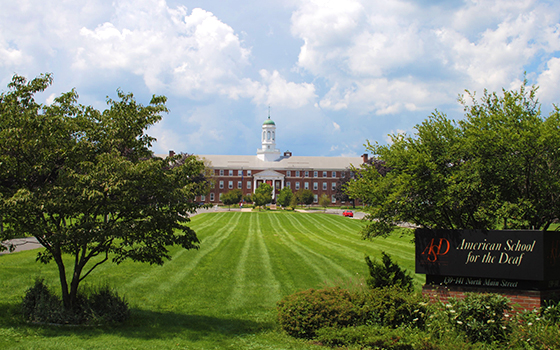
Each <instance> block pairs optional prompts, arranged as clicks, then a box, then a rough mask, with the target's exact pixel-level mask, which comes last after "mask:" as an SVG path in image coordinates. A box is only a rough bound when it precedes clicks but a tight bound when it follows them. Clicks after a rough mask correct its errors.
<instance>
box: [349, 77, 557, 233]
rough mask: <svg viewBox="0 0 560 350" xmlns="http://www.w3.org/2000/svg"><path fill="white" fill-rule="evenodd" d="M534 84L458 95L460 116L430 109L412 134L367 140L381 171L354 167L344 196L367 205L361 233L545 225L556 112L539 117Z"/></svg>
mask: <svg viewBox="0 0 560 350" xmlns="http://www.w3.org/2000/svg"><path fill="white" fill-rule="evenodd" d="M536 91H537V89H536V87H531V88H529V89H528V88H527V86H526V82H525V84H523V85H522V86H521V88H520V89H519V91H507V90H503V93H502V96H498V94H496V93H492V94H489V93H488V92H486V91H485V93H484V95H483V97H482V98H481V101H480V102H478V101H477V100H476V99H475V95H474V94H471V93H468V92H467V93H468V96H470V98H471V100H472V102H471V103H470V104H469V103H467V102H466V100H465V98H463V97H461V98H460V102H461V103H462V104H463V106H464V110H465V118H464V119H463V120H461V121H460V122H454V121H453V120H449V119H448V118H447V117H446V116H445V115H444V114H442V113H440V112H438V111H435V112H434V113H433V114H432V115H431V116H430V117H429V118H428V119H427V120H425V121H424V122H423V123H422V124H419V125H417V126H416V127H415V129H416V133H415V135H414V136H407V135H393V136H392V137H391V138H392V143H391V144H389V145H379V144H371V143H369V142H368V143H367V148H368V149H369V150H370V151H372V152H373V154H374V155H376V156H377V158H378V159H382V160H383V161H385V162H386V168H387V169H389V170H388V172H385V173H383V172H380V171H379V169H377V168H376V167H374V166H370V165H362V166H361V167H360V168H359V169H355V170H356V171H357V172H358V176H356V181H353V182H351V183H349V184H348V185H347V193H348V194H349V195H350V196H351V197H353V198H360V199H361V200H362V201H363V202H364V203H365V204H367V205H368V206H367V207H366V209H367V210H368V215H367V216H366V218H367V219H369V220H370V223H369V224H368V225H367V226H366V228H365V230H364V232H363V233H364V236H365V237H372V236H376V235H386V234H389V233H390V232H391V230H392V228H393V227H394V226H395V225H396V224H398V223H400V222H409V223H412V224H415V225H417V226H421V227H426V228H434V229H495V228H525V229H542V230H546V229H548V227H549V226H550V224H551V223H552V222H553V221H554V220H555V219H556V218H558V217H559V214H560V177H559V176H558V175H560V157H559V155H560V136H559V132H558V131H559V130H560V111H559V109H558V108H555V109H554V110H553V111H552V112H551V113H550V115H549V116H548V118H543V117H542V116H541V112H540V105H539V103H538V101H537V99H536Z"/></svg>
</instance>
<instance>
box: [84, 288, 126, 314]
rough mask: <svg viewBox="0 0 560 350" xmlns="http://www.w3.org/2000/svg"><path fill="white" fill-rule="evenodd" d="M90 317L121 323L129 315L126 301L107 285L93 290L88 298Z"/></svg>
mask: <svg viewBox="0 0 560 350" xmlns="http://www.w3.org/2000/svg"><path fill="white" fill-rule="evenodd" d="M88 306H89V314H90V315H91V317H90V319H92V320H98V321H101V322H102V323H122V322H124V321H126V320H127V319H128V317H129V316H130V310H129V308H128V302H127V301H126V300H125V299H124V298H123V297H120V296H119V294H118V293H117V292H116V291H113V290H112V289H111V288H109V286H104V287H101V288H99V289H97V290H95V291H94V292H93V293H92V294H91V295H90V296H89V300H88Z"/></svg>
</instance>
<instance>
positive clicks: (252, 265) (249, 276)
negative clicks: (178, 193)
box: [228, 213, 280, 308]
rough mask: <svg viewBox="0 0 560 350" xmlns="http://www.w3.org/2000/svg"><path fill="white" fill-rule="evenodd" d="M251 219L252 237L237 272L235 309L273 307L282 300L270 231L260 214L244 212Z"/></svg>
mask: <svg viewBox="0 0 560 350" xmlns="http://www.w3.org/2000/svg"><path fill="white" fill-rule="evenodd" d="M244 216H247V217H249V224H248V229H247V231H248V234H247V236H246V238H245V243H244V245H243V248H242V252H241V255H240V257H239V260H238V263H237V267H236V270H235V274H234V275H235V278H234V281H235V282H234V283H235V287H234V289H233V292H232V295H231V297H230V302H229V303H228V304H229V306H230V307H231V308H242V307H245V306H249V305H251V306H252V307H270V306H271V305H274V303H275V302H276V301H278V299H280V293H279V291H280V286H279V283H278V281H277V280H276V278H275V277H274V273H273V271H272V266H271V262H270V256H269V253H268V249H267V246H266V244H265V243H264V237H265V236H266V235H267V231H268V230H267V228H266V227H265V226H264V225H263V224H262V223H261V220H260V218H261V215H259V213H244Z"/></svg>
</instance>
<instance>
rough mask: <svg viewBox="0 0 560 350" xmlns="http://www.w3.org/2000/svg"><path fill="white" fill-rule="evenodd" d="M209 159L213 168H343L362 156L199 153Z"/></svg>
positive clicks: (356, 163)
mask: <svg viewBox="0 0 560 350" xmlns="http://www.w3.org/2000/svg"><path fill="white" fill-rule="evenodd" d="M199 157H200V158H202V159H205V160H208V161H209V162H210V163H211V166H212V167H213V168H218V169H219V168H222V169H256V170H257V169H263V170H264V169H279V170H280V169H285V170H306V169H309V170H339V171H340V170H342V169H345V168H348V167H349V166H350V165H354V166H356V167H357V166H360V164H362V162H363V160H362V157H307V156H291V157H283V156H282V157H280V158H278V160H275V161H272V162H265V161H262V160H260V159H259V158H257V156H228V155H199Z"/></svg>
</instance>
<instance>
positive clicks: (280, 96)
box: [255, 69, 316, 108]
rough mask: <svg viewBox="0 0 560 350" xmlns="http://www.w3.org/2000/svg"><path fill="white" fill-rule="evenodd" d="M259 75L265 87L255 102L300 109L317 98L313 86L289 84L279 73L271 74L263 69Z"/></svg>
mask: <svg viewBox="0 0 560 350" xmlns="http://www.w3.org/2000/svg"><path fill="white" fill-rule="evenodd" d="M259 73H260V75H261V79H262V81H263V83H264V86H262V87H261V89H262V91H260V92H259V93H258V94H256V96H255V100H256V101H257V102H259V103H261V104H262V103H264V104H267V105H270V106H283V107H288V108H299V107H303V106H305V105H307V104H309V103H311V102H312V101H313V100H314V99H315V97H316V95H315V87H314V86H313V84H309V83H301V84H296V83H293V82H288V81H286V79H284V78H283V77H282V76H281V75H280V73H278V71H273V72H272V74H271V73H270V72H268V71H267V70H264V69H261V71H260V72H259Z"/></svg>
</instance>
